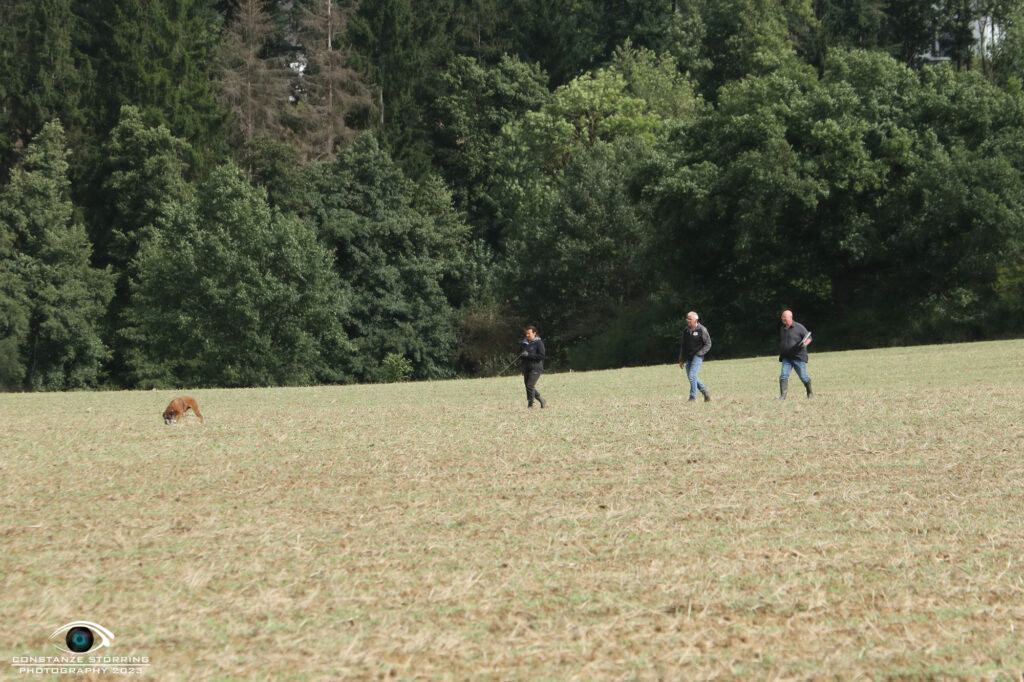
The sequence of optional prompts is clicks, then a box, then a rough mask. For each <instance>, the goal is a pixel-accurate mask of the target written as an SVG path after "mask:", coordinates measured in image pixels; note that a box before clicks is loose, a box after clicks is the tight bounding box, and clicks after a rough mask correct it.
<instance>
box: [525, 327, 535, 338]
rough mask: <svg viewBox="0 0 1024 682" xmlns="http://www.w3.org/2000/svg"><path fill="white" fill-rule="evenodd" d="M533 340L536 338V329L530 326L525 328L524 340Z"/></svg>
mask: <svg viewBox="0 0 1024 682" xmlns="http://www.w3.org/2000/svg"><path fill="white" fill-rule="evenodd" d="M535 338H537V328H536V327H534V326H533V325H532V324H531V325H530V326H529V327H527V328H526V340H527V341H533V340H534V339H535Z"/></svg>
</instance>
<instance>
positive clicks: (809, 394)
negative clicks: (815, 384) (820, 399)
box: [804, 381, 814, 398]
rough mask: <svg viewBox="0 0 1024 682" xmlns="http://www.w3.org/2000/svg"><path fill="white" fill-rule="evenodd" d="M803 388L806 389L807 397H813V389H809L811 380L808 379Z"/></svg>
mask: <svg viewBox="0 0 1024 682" xmlns="http://www.w3.org/2000/svg"><path fill="white" fill-rule="evenodd" d="M804 388H806V389H807V397H808V398H813V397H814V391H812V390H811V382H810V381H808V382H807V383H805V384H804Z"/></svg>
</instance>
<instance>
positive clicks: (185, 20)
mask: <svg viewBox="0 0 1024 682" xmlns="http://www.w3.org/2000/svg"><path fill="white" fill-rule="evenodd" d="M88 11H89V16H90V17H91V20H92V22H93V24H94V25H95V26H96V27H97V30H98V32H99V33H100V35H101V37H100V38H99V39H98V40H99V44H98V45H97V46H96V47H95V58H94V63H95V69H96V71H97V72H98V73H101V74H102V75H103V86H102V88H100V89H99V91H98V93H97V99H98V106H99V108H100V114H101V115H100V120H101V121H104V122H105V123H106V124H107V125H109V126H113V125H114V124H115V123H116V121H117V119H118V117H119V115H120V111H121V107H122V106H124V105H131V106H135V107H138V109H139V111H140V112H141V114H142V118H143V120H144V121H145V122H146V124H147V125H150V126H154V127H156V126H160V125H164V126H166V127H167V129H168V130H170V131H171V133H172V134H173V135H175V136H176V137H180V138H183V139H185V140H188V141H189V143H190V144H191V145H192V147H193V149H194V151H195V155H196V158H195V165H196V167H197V168H200V169H208V168H210V167H212V166H213V165H214V164H215V163H217V162H218V161H219V158H220V157H221V156H222V155H223V154H224V152H225V150H226V145H225V141H226V140H225V136H226V126H225V116H224V114H223V113H222V112H221V110H220V109H219V107H218V105H217V102H216V99H215V97H214V87H213V79H212V78H211V76H210V71H209V70H210V68H211V67H212V65H213V64H214V62H215V60H214V55H213V52H214V45H215V44H216V39H217V32H218V30H219V21H220V19H219V16H218V15H217V13H216V12H214V11H213V8H212V7H211V6H210V5H209V3H207V2H205V0H96V1H95V2H91V3H90V4H89V7H88Z"/></svg>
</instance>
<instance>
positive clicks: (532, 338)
mask: <svg viewBox="0 0 1024 682" xmlns="http://www.w3.org/2000/svg"><path fill="white" fill-rule="evenodd" d="M519 357H521V358H522V359H523V383H524V384H526V406H527V407H533V400H534V398H536V399H537V402H538V403H540V406H541V408H544V407H546V406H547V401H546V400H544V398H541V397H540V393H538V392H537V380H538V379H540V374H541V372H542V371H544V342H543V341H541V339H540V337H539V336H537V328H536V327H534V326H533V325H530V326H529V327H527V328H526V338H525V339H523V343H522V344H521V345H520V350H519Z"/></svg>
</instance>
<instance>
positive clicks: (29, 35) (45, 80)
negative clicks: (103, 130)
mask: <svg viewBox="0 0 1024 682" xmlns="http://www.w3.org/2000/svg"><path fill="white" fill-rule="evenodd" d="M76 4H78V3H75V2H73V0H7V1H6V2H5V3H4V11H3V26H2V27H0V131H2V132H0V142H3V143H4V144H2V145H0V168H4V169H5V170H6V168H8V167H9V166H8V164H13V163H14V162H15V156H14V154H13V151H14V150H16V149H19V148H23V147H24V146H25V145H27V144H28V143H29V141H30V140H31V139H32V138H33V137H35V136H36V135H37V134H39V132H40V131H41V130H42V128H43V125H44V124H46V123H47V122H48V121H50V120H53V119H58V120H60V121H62V125H63V126H65V127H66V128H67V130H68V132H66V133H65V135H67V134H70V135H71V137H72V139H77V138H78V136H79V135H80V133H81V131H82V127H83V126H84V125H85V120H84V119H85V114H86V111H85V110H84V109H83V107H82V105H83V103H84V102H83V100H85V99H86V97H87V95H88V92H87V91H88V88H89V87H90V82H91V77H92V73H91V69H90V66H89V64H88V62H87V60H86V57H85V55H84V54H83V53H82V46H83V44H84V43H85V42H87V39H88V32H87V31H86V30H85V28H84V26H83V25H82V23H81V20H80V18H79V17H78V16H77V15H76V14H75V11H74V6H75V5H76ZM5 175H6V172H0V178H2V177H4V176H5Z"/></svg>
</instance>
